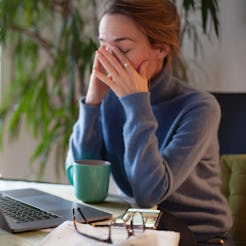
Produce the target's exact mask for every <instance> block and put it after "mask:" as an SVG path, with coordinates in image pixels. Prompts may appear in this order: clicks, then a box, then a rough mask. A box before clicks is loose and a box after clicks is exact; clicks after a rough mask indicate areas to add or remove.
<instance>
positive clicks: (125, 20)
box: [99, 14, 166, 79]
mask: <svg viewBox="0 0 246 246" xmlns="http://www.w3.org/2000/svg"><path fill="white" fill-rule="evenodd" d="M99 41H100V45H105V46H106V47H107V49H109V50H110V47H112V46H114V47H117V48H118V49H119V50H120V51H121V52H122V53H123V54H124V55H125V56H126V57H127V58H128V60H129V61H130V62H131V64H132V66H133V67H134V68H135V69H136V70H137V71H139V68H140V66H141V64H142V63H144V62H145V61H149V65H148V71H147V74H148V79H150V78H152V77H153V76H154V75H156V74H157V73H158V72H159V71H160V70H161V69H162V67H163V59H164V57H165V56H166V54H165V52H164V50H163V48H161V46H159V47H153V46H151V44H150V42H149V40H148V38H147V36H146V35H145V34H144V33H143V32H142V30H141V28H140V27H139V26H138V25H137V24H136V23H135V22H134V21H133V20H132V19H131V18H129V17H127V16H125V15H122V14H106V15H104V16H103V17H102V19H101V22H100V24H99Z"/></svg>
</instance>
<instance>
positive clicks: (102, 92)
mask: <svg viewBox="0 0 246 246" xmlns="http://www.w3.org/2000/svg"><path fill="white" fill-rule="evenodd" d="M94 71H100V72H101V73H102V74H105V69H104V68H103V66H102V65H101V64H100V62H99V60H98V57H97V53H96V54H95V58H94V64H93V70H92V73H91V76H90V83H89V88H88V91H87V94H86V98H85V102H86V104H92V105H97V104H100V103H101V101H102V100H103V98H104V97H105V96H106V94H107V92H108V91H109V87H108V86H107V85H106V84H105V83H103V82H101V81H100V80H99V79H98V78H97V77H96V76H95V72H94Z"/></svg>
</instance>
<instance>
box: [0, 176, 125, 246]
mask: <svg viewBox="0 0 246 246" xmlns="http://www.w3.org/2000/svg"><path fill="white" fill-rule="evenodd" d="M20 188H36V189H39V190H42V191H45V192H48V193H51V194H54V195H57V196H60V197H62V198H65V199H68V200H71V201H75V202H78V203H81V201H80V200H78V199H76V197H75V195H74V190H73V187H72V186H70V185H63V184H46V183H36V182H25V181H9V180H2V179H0V190H9V189H20ZM87 205H88V204H87ZM88 206H92V207H95V208H98V209H101V210H104V211H106V212H109V213H111V214H113V216H114V217H116V216H119V215H121V214H122V213H123V212H124V211H125V210H126V209H127V208H128V207H129V204H128V203H127V202H126V201H125V200H124V199H123V198H121V197H119V196H116V195H109V196H108V197H107V199H106V200H105V201H104V202H103V203H99V204H96V205H95V204H93V205H88ZM51 230H52V229H45V230H39V231H33V232H24V233H18V234H11V233H9V232H7V231H5V230H2V229H0V244H1V245H8V246H17V245H18V246H32V245H37V244H38V243H39V242H40V241H41V240H42V239H43V238H44V237H45V236H46V235H47V234H48V233H49V232H50V231H51Z"/></svg>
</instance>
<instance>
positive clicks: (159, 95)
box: [149, 68, 177, 105]
mask: <svg viewBox="0 0 246 246" xmlns="http://www.w3.org/2000/svg"><path fill="white" fill-rule="evenodd" d="M176 86H177V84H176V83H175V80H174V79H172V76H171V74H170V71H169V70H168V69H166V68H163V69H162V70H161V71H160V72H159V73H158V74H157V75H156V76H155V77H154V78H152V79H151V80H150V82H149V92H150V98H151V104H152V105H153V104H158V103H160V102H163V101H166V100H169V99H171V98H172V97H173V96H174V94H175V87H176Z"/></svg>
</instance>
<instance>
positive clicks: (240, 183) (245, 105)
mask: <svg viewBox="0 0 246 246" xmlns="http://www.w3.org/2000/svg"><path fill="white" fill-rule="evenodd" d="M212 94H213V95H214V96H215V97H216V98H217V100H218V102H219V104H220V106H221V122H220V127H219V134H218V137H219V143H220V154H221V178H222V187H221V190H222V193H223V194H224V195H225V197H226V198H227V199H228V202H229V205H230V208H231V211H232V216H233V227H232V230H231V234H232V239H233V242H234V244H235V246H245V245H246V209H245V208H246V93H212Z"/></svg>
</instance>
